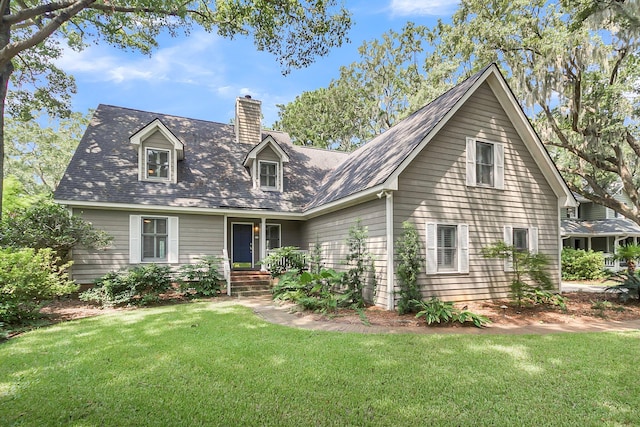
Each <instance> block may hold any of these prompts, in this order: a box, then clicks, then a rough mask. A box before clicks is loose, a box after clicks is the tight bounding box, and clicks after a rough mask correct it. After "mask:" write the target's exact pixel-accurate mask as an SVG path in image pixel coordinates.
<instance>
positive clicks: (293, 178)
mask: <svg viewBox="0 0 640 427" xmlns="http://www.w3.org/2000/svg"><path fill="white" fill-rule="evenodd" d="M55 199H56V201H57V202H58V203H61V204H64V205H66V206H68V207H69V208H70V209H71V210H72V211H73V212H74V213H76V214H79V215H81V216H83V217H84V218H85V219H87V220H89V221H91V222H92V223H93V224H94V225H95V226H96V227H99V228H102V229H104V230H106V231H107V232H109V233H110V234H112V235H113V236H114V241H113V243H112V246H111V247H110V248H109V249H107V250H104V251H87V250H76V251H74V254H73V257H74V260H75V265H74V267H73V275H74V278H75V279H76V280H77V281H78V282H80V283H89V282H91V281H92V280H93V279H95V278H96V277H98V276H100V275H102V274H104V273H106V272H107V271H111V270H114V269H119V268H122V267H127V266H131V265H136V264H139V263H147V262H156V263H167V264H171V265H179V264H183V263H189V262H193V261H194V260H195V259H196V258H197V257H199V256H202V255H221V254H222V253H223V250H226V251H227V252H228V253H229V256H230V258H231V260H230V262H231V266H232V268H234V269H259V268H260V263H259V262H260V260H261V259H262V258H264V257H265V256H266V254H267V252H268V250H269V249H271V248H277V247H280V246H289V245H292V246H298V247H301V248H309V247H310V246H313V245H314V244H315V243H316V242H318V243H320V244H321V246H322V255H323V263H324V265H325V266H327V267H333V268H336V269H344V268H345V266H344V265H343V263H342V260H343V259H344V258H345V256H346V253H347V249H346V244H345V240H346V238H347V236H348V231H349V228H350V227H352V226H353V225H354V224H355V223H356V221H357V220H358V219H360V220H361V222H362V224H363V225H364V226H365V227H367V230H368V235H369V241H368V246H369V250H370V251H371V252H372V253H373V255H374V256H375V278H376V284H377V288H376V292H375V294H373V293H370V294H369V298H370V300H371V302H374V303H375V304H377V305H380V306H384V307H387V308H388V309H393V308H394V307H395V303H396V299H397V298H396V294H397V292H396V291H397V283H396V278H395V268H396V260H395V246H396V240H397V239H398V238H399V236H400V235H401V232H402V223H403V222H404V221H411V222H413V223H414V224H415V225H416V226H417V229H418V231H419V233H420V235H421V237H422V241H423V246H424V252H425V253H424V256H425V259H426V263H425V265H424V269H423V272H422V273H421V275H420V277H419V284H420V287H421V290H422V293H423V295H424V296H425V297H428V296H431V295H436V296H439V297H440V298H442V299H446V300H457V301H463V300H473V299H486V298H494V297H503V296H505V295H506V294H507V292H508V291H509V283H510V277H511V275H510V272H509V266H508V264H505V263H504V262H502V261H499V260H493V259H485V258H483V257H482V255H481V249H482V248H483V247H486V246H488V245H490V244H493V243H495V242H496V241H498V240H505V241H506V242H507V243H510V244H514V245H516V246H518V247H520V248H527V249H529V250H531V251H539V252H542V253H545V254H546V255H547V256H548V257H549V259H550V261H551V262H550V268H551V269H552V272H553V273H554V274H553V277H554V279H555V282H556V285H557V286H559V281H560V251H561V246H562V245H561V240H560V208H569V207H575V206H576V201H575V199H574V197H573V196H572V194H571V192H570V191H569V189H568V188H567V186H566V184H565V182H564V181H563V180H562V178H561V177H560V175H559V173H558V171H557V169H556V167H555V165H554V164H553V162H552V161H551V159H550V157H549V155H548V153H547V152H546V150H545V149H544V147H543V145H542V143H541V141H540V140H539V138H538V137H537V135H536V133H535V132H534V130H533V128H532V127H531V125H530V123H529V121H528V120H527V118H526V116H525V115H524V112H523V111H522V109H521V108H520V106H519V104H518V103H517V101H516V99H515V97H514V95H513V93H512V92H511V91H510V89H509V88H508V86H507V84H506V82H505V80H504V78H503V77H502V75H501V74H500V72H499V71H498V68H497V67H496V66H495V65H490V66H488V67H486V68H484V69H483V70H481V71H480V72H478V73H477V74H475V75H473V76H471V77H470V78H469V79H467V80H465V81H464V82H462V83H461V84H459V85H458V86H456V87H454V88H453V89H451V90H449V91H448V92H446V93H445V94H443V95H441V96H440V97H439V98H437V99H436V100H434V101H433V102H432V103H430V104H428V105H427V106H425V107H423V108H422V109H420V110H418V111H416V112H415V113H414V114H412V115H411V116H409V117H407V118H406V119H405V120H403V121H401V122H400V123H398V124H397V125H396V126H394V127H393V128H391V129H389V130H388V131H386V132H384V133H383V134H381V135H379V136H377V137H376V138H374V139H373V140H372V141H370V142H369V143H368V144H366V145H364V146H363V147H361V148H360V149H358V150H356V151H354V152H353V153H350V154H347V153H340V152H334V151H326V150H319V149H313V148H306V147H300V146H296V145H293V144H292V143H291V140H290V138H289V137H288V135H286V134H284V133H280V132H274V131H264V130H262V129H261V128H260V102H259V101H256V100H253V99H249V98H239V99H238V100H237V105H236V121H235V126H234V125H225V124H220V123H212V122H207V121H200V120H192V119H186V118H181V117H173V116H166V115H162V114H155V113H149V112H143V111H136V110H130V109H124V108H119V107H112V106H104V105H101V106H99V107H98V109H97V110H96V112H95V115H94V117H93V119H92V121H91V123H90V125H89V127H88V128H87V131H86V133H85V135H84V137H83V138H82V141H81V142H80V145H79V147H78V149H77V151H76V153H75V155H74V157H73V159H72V160H71V163H70V165H69V167H68V169H67V171H66V173H65V176H64V177H63V179H62V181H61V183H60V185H59V187H58V189H57V190H56V192H55Z"/></svg>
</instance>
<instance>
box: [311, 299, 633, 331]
mask: <svg viewBox="0 0 640 427" xmlns="http://www.w3.org/2000/svg"><path fill="white" fill-rule="evenodd" d="M562 295H563V297H565V299H566V306H567V309H566V310H561V309H560V308H556V307H552V306H546V305H535V306H525V307H517V306H515V305H514V304H513V303H512V302H511V301H510V300H507V299H505V300H491V301H473V302H466V303H458V304H456V307H457V308H463V307H465V306H466V309H467V310H469V311H471V312H472V313H475V314H482V315H484V316H486V317H488V318H489V320H491V324H492V325H501V326H527V325H539V324H566V323H572V324H574V325H578V326H579V325H580V324H588V323H591V322H593V321H595V320H598V321H602V320H613V321H624V320H637V319H640V303H639V302H638V300H630V301H627V302H625V303H623V302H621V301H619V300H618V299H617V298H616V297H615V296H612V295H611V294H606V295H605V294H604V293H593V292H570V293H564V294H562ZM364 314H365V317H366V321H368V322H369V323H370V324H371V325H375V326H387V327H394V328H395V327H401V326H424V325H425V321H424V319H416V317H415V315H414V314H405V315H399V314H398V313H397V312H393V311H387V310H385V309H383V308H380V307H367V308H366V309H365V310H364ZM314 318H316V319H317V320H329V321H332V322H342V323H350V324H356V323H362V322H363V319H361V318H360V316H359V315H358V314H357V313H354V312H353V311H351V310H341V311H339V312H337V313H335V314H330V315H320V314H315V315H314ZM459 326H460V325H455V324H453V325H452V324H448V325H436V327H459ZM468 326H472V325H471V324H470V323H469V325H468Z"/></svg>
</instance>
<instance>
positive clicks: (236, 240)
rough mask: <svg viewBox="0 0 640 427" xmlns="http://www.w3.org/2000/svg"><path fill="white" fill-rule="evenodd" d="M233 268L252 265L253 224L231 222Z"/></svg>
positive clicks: (250, 266)
mask: <svg viewBox="0 0 640 427" xmlns="http://www.w3.org/2000/svg"><path fill="white" fill-rule="evenodd" d="M232 230H233V231H232V236H233V242H232V245H233V251H232V258H231V262H232V265H233V268H252V267H253V250H252V249H253V224H233V225H232Z"/></svg>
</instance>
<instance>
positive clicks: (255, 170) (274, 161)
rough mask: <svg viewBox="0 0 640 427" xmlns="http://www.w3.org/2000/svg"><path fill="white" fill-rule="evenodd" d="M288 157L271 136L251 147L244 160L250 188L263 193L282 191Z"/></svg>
mask: <svg viewBox="0 0 640 427" xmlns="http://www.w3.org/2000/svg"><path fill="white" fill-rule="evenodd" d="M288 162H289V156H288V155H287V153H286V152H285V151H284V150H283V149H282V147H280V145H279V144H278V143H277V142H276V140H275V139H273V137H272V136H271V135H268V136H267V137H265V138H264V139H263V140H262V142H260V144H258V145H256V146H255V147H253V148H252V149H251V150H250V151H249V152H248V153H247V157H245V159H244V162H243V164H244V166H245V167H246V168H247V169H248V170H249V173H250V174H251V182H252V186H253V188H255V189H260V190H265V191H284V176H283V175H284V173H283V172H284V169H285V164H286V163H288Z"/></svg>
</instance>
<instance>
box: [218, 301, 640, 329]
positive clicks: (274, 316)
mask: <svg viewBox="0 0 640 427" xmlns="http://www.w3.org/2000/svg"><path fill="white" fill-rule="evenodd" d="M217 304H228V305H235V304H240V305H243V306H245V307H249V308H251V309H252V310H253V311H254V313H256V314H257V315H258V316H260V317H261V318H262V319H264V320H265V321H267V322H270V323H274V324H277V325H284V326H291V327H294V328H301V329H310V330H316V331H331V332H346V333H359V334H380V333H388V334H399V333H408V334H469V335H504V334H519V335H522V334H553V333H561V332H617V331H619V332H625V331H638V330H640V319H637V320H631V321H625V322H620V321H593V322H589V323H584V322H572V321H571V319H569V321H568V322H567V323H564V324H540V325H527V326H504V325H489V326H488V327H486V328H474V327H445V328H439V327H427V326H422V327H415V326H402V327H386V326H375V325H372V326H366V325H364V324H362V323H353V324H352V323H340V322H331V321H322V320H316V319H315V318H313V317H312V316H310V315H305V314H303V313H294V312H292V311H291V306H290V305H278V304H277V303H274V302H273V301H271V299H270V298H269V297H259V298H238V299H227V300H225V301H224V302H220V303H217Z"/></svg>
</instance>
